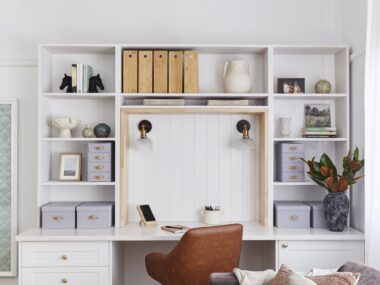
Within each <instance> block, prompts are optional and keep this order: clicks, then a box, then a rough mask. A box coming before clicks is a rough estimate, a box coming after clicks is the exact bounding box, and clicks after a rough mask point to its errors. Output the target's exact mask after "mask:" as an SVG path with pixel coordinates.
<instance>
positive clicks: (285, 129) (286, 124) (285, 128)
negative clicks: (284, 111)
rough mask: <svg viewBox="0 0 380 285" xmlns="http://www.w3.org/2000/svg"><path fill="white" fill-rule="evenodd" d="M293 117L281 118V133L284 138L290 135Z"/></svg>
mask: <svg viewBox="0 0 380 285" xmlns="http://www.w3.org/2000/svg"><path fill="white" fill-rule="evenodd" d="M291 121H292V118H280V126H281V135H282V137H284V138H288V137H290V123H291Z"/></svg>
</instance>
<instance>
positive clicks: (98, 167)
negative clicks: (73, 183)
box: [95, 165, 104, 170]
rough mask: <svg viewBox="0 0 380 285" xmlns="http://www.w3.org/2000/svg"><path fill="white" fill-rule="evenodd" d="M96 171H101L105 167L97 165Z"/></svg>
mask: <svg viewBox="0 0 380 285" xmlns="http://www.w3.org/2000/svg"><path fill="white" fill-rule="evenodd" d="M95 169H97V170H101V169H104V166H103V165H97V166H95Z"/></svg>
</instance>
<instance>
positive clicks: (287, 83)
mask: <svg viewBox="0 0 380 285" xmlns="http://www.w3.org/2000/svg"><path fill="white" fill-rule="evenodd" d="M277 92H278V93H280V94H302V93H305V78H278V79H277Z"/></svg>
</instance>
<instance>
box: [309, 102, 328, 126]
mask: <svg viewBox="0 0 380 285" xmlns="http://www.w3.org/2000/svg"><path fill="white" fill-rule="evenodd" d="M305 127H306V128H330V127H331V112H330V105H329V104H305Z"/></svg>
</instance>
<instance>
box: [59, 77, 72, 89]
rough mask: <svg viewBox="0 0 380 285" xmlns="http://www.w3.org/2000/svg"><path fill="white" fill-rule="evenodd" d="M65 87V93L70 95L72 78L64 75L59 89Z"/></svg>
mask: <svg viewBox="0 0 380 285" xmlns="http://www.w3.org/2000/svg"><path fill="white" fill-rule="evenodd" d="M66 86H67V89H66V93H72V92H73V84H72V78H71V76H68V75H67V74H66V73H65V77H63V79H62V83H61V86H59V89H61V90H63V89H65V87H66Z"/></svg>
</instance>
